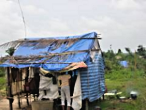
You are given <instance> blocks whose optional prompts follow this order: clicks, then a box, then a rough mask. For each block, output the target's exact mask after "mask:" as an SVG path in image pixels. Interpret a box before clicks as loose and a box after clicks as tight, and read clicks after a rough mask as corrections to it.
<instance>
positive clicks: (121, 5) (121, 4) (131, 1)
mask: <svg viewBox="0 0 146 110" xmlns="http://www.w3.org/2000/svg"><path fill="white" fill-rule="evenodd" d="M111 6H112V7H115V8H117V9H123V10H127V9H128V10H133V9H139V8H140V4H139V3H138V2H136V1H135V0H112V2H111Z"/></svg>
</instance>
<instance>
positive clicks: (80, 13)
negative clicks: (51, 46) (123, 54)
mask: <svg viewBox="0 0 146 110" xmlns="http://www.w3.org/2000/svg"><path fill="white" fill-rule="evenodd" d="M20 4H21V7H22V10H23V14H24V19H25V22H26V29H27V36H25V32H24V24H23V20H22V14H21V10H20V7H19V4H18V0H0V39H1V40H0V44H3V43H5V42H9V41H13V40H17V39H22V38H29V37H53V36H54V37H55V36H69V35H80V34H85V33H89V32H97V33H98V34H101V35H100V37H101V38H102V40H100V45H101V49H102V50H103V51H107V50H109V49H110V45H111V48H112V49H113V50H114V51H115V52H117V50H118V49H122V50H124V49H125V47H128V48H130V49H131V50H132V51H135V50H136V49H137V47H138V45H143V46H146V37H145V32H146V0H20Z"/></svg>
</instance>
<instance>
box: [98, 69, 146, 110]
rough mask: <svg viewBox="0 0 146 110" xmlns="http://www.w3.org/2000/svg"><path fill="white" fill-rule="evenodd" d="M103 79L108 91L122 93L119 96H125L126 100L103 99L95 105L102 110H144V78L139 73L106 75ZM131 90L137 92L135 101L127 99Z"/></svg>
mask: <svg viewBox="0 0 146 110" xmlns="http://www.w3.org/2000/svg"><path fill="white" fill-rule="evenodd" d="M124 71H125V70H124ZM105 78H106V80H105V83H106V86H107V89H108V91H110V90H114V89H116V90H117V91H120V92H122V94H121V96H125V97H126V98H127V99H126V100H125V101H124V102H121V101H120V100H119V99H116V98H112V99H105V100H104V101H101V102H100V103H97V105H99V106H100V107H101V108H102V110H146V78H145V77H144V75H142V73H141V71H139V72H138V71H136V72H134V73H132V72H131V73H130V72H129V73H128V72H127V74H126V73H124V74H123V73H120V72H119V73H111V74H106V75H105ZM132 90H134V91H137V92H138V98H137V99H136V100H132V99H128V98H129V97H130V91H132Z"/></svg>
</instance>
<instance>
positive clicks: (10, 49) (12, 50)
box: [6, 47, 15, 56]
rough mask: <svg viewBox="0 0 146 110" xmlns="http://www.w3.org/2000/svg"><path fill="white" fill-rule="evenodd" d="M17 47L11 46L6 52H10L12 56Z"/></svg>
mask: <svg viewBox="0 0 146 110" xmlns="http://www.w3.org/2000/svg"><path fill="white" fill-rule="evenodd" d="M14 51H15V48H14V47H11V48H9V49H8V50H6V53H8V54H9V55H10V56H12V55H13V54H14Z"/></svg>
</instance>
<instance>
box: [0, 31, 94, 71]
mask: <svg viewBox="0 0 146 110" xmlns="http://www.w3.org/2000/svg"><path fill="white" fill-rule="evenodd" d="M96 38H97V33H95V32H91V33H87V34H84V35H78V36H67V37H49V38H29V39H25V40H23V41H21V42H20V43H19V46H18V47H17V49H16V51H15V52H14V54H13V56H12V57H10V58H9V59H8V60H7V61H6V62H5V63H3V64H1V65H0V67H16V68H25V67H30V66H31V67H43V68H44V69H46V70H49V71H60V70H62V69H63V68H65V67H67V66H69V65H70V64H71V63H74V62H82V61H86V59H87V58H88V57H89V56H90V51H91V49H93V46H94V41H95V39H96Z"/></svg>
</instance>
